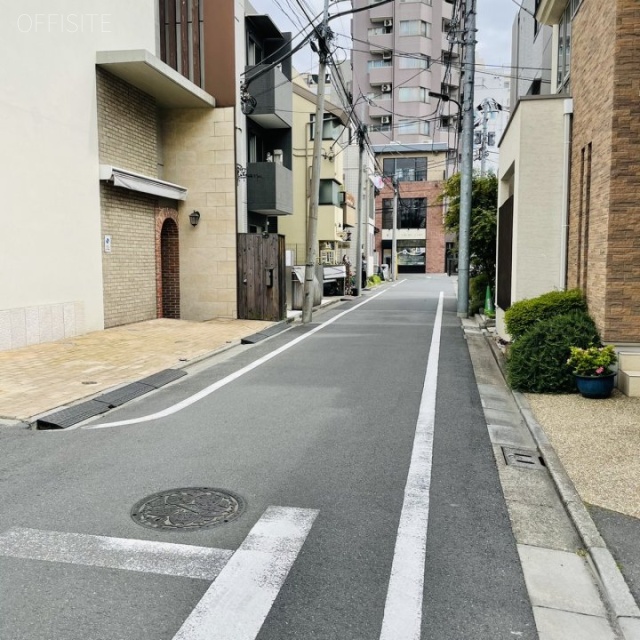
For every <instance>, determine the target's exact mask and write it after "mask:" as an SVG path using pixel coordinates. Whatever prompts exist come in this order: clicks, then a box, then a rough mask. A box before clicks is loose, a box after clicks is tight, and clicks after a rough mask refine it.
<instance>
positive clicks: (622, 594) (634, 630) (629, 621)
mask: <svg viewBox="0 0 640 640" xmlns="http://www.w3.org/2000/svg"><path fill="white" fill-rule="evenodd" d="M483 333H484V335H485V340H486V341H487V342H488V346H489V348H490V351H491V353H492V355H493V357H494V358H495V360H496V362H497V364H498V367H499V368H500V371H501V372H502V375H503V378H504V379H505V385H506V387H507V389H508V390H509V392H510V393H511V395H512V396H513V399H514V400H515V402H516V405H517V406H518V410H519V411H520V415H521V416H522V418H523V420H524V422H525V424H526V425H527V428H528V429H529V432H530V433H531V436H532V437H533V439H534V442H535V443H536V446H537V447H538V449H539V451H540V453H541V454H542V456H543V458H544V461H545V463H546V465H547V469H548V470H549V474H550V475H551V478H552V480H553V483H554V485H555V487H556V491H557V492H558V495H559V496H560V500H561V501H562V504H563V505H564V507H565V509H566V511H567V513H568V515H569V518H570V519H571V522H572V523H573V526H574V527H575V529H576V531H577V532H578V536H579V537H580V540H581V541H582V544H583V545H584V548H585V550H586V552H587V560H588V562H589V565H590V567H591V569H592V571H593V574H594V575H595V577H596V579H597V580H598V583H599V585H600V589H601V591H602V593H603V595H604V598H605V600H606V602H607V605H608V606H609V609H610V611H611V614H612V616H613V617H614V619H615V622H616V623H617V626H618V629H619V630H620V633H621V634H622V637H623V638H624V640H640V608H639V607H638V605H637V604H636V602H635V600H634V598H633V596H632V595H631V591H630V590H629V587H628V585H627V583H626V581H625V579H624V576H623V575H622V572H621V571H620V569H619V568H618V565H617V564H616V561H615V559H614V557H613V555H612V554H611V552H610V551H609V549H608V548H607V545H606V543H605V541H604V539H603V538H602V536H601V535H600V532H599V531H598V528H597V527H596V525H595V523H594V521H593V519H592V518H591V516H590V515H589V512H588V511H587V508H586V507H585V506H584V502H583V501H582V498H580V495H579V494H578V492H577V490H576V488H575V486H574V484H573V481H572V480H571V478H570V477H569V474H568V473H567V471H566V469H565V468H564V465H563V464H562V461H561V460H560V458H559V456H558V454H557V453H556V451H555V449H554V448H553V446H552V445H551V443H550V442H549V439H548V438H547V435H546V433H545V432H544V429H543V428H542V426H541V425H540V423H539V422H538V421H537V420H536V419H535V417H534V415H533V411H532V410H531V407H530V406H529V403H528V402H527V399H526V398H525V397H524V395H523V394H522V393H520V392H518V391H512V390H511V389H510V387H509V386H508V385H507V384H506V376H505V369H504V355H503V354H502V352H501V351H500V350H499V349H498V347H497V346H496V345H495V343H494V342H493V341H492V340H491V338H490V337H489V336H488V335H487V334H486V332H483Z"/></svg>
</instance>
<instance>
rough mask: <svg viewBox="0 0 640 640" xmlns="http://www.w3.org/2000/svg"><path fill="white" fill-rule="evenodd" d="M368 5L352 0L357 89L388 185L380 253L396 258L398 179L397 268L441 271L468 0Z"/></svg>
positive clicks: (379, 222) (379, 220)
mask: <svg viewBox="0 0 640 640" xmlns="http://www.w3.org/2000/svg"><path fill="white" fill-rule="evenodd" d="M369 4H370V1H369V0H354V1H353V8H354V13H353V26H352V35H353V49H352V63H353V85H352V86H353V91H352V92H353V104H354V113H355V114H356V115H357V116H358V117H359V118H360V119H361V120H362V121H363V122H364V123H365V124H366V125H367V126H368V135H369V139H370V141H371V144H372V146H373V150H374V152H375V154H376V158H377V164H378V166H379V168H381V169H382V173H383V174H384V177H385V181H386V184H385V187H384V188H383V189H382V191H381V193H380V195H379V196H378V198H377V199H376V227H378V228H379V229H380V231H381V233H378V234H376V253H377V254H378V259H379V261H380V262H381V263H387V264H391V262H392V256H391V252H392V246H393V229H392V227H393V212H392V202H393V190H394V188H393V186H392V182H395V184H396V188H397V190H398V193H399V203H398V214H397V218H396V225H395V226H396V232H395V235H396V247H397V251H396V264H397V266H398V272H420V273H425V272H431V273H433V272H443V271H445V269H446V249H447V248H448V247H447V240H453V238H446V237H445V234H444V229H443V226H442V206H443V205H442V203H439V202H438V196H439V194H440V193H441V190H442V184H441V183H442V180H444V179H446V178H447V177H449V176H450V175H451V174H452V173H453V171H454V169H455V162H456V159H457V151H456V149H457V146H458V133H459V115H458V111H459V103H460V89H459V87H460V74H461V52H460V44H459V42H460V39H461V33H460V25H459V20H460V17H459V10H460V9H459V8H460V6H461V3H459V2H458V3H456V2H453V0H451V2H450V1H448V0H413V1H410V0H393V2H386V3H383V2H381V1H380V2H377V3H376V2H374V3H373V4H374V6H372V8H370V9H367V10H363V11H359V9H363V8H364V7H366V6H368V5H369ZM456 6H457V7H458V9H456ZM430 94H431V95H430ZM434 94H435V95H434Z"/></svg>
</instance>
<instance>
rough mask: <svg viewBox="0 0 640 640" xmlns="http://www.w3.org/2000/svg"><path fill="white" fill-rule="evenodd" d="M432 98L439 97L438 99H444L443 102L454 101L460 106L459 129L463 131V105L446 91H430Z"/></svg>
mask: <svg viewBox="0 0 640 640" xmlns="http://www.w3.org/2000/svg"><path fill="white" fill-rule="evenodd" d="M429 97H430V98H438V100H442V102H453V103H454V104H455V105H457V107H458V131H462V118H461V116H462V105H461V104H460V103H459V102H458V101H457V100H456V99H455V98H452V97H451V96H448V95H446V94H445V93H438V92H437V91H429Z"/></svg>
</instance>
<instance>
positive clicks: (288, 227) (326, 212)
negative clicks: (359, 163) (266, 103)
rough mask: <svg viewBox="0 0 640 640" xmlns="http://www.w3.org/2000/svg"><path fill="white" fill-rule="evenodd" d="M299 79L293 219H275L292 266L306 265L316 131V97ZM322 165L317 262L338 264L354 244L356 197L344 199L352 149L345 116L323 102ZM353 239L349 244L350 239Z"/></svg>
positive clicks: (295, 94) (295, 86) (295, 103)
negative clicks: (348, 155)
mask: <svg viewBox="0 0 640 640" xmlns="http://www.w3.org/2000/svg"><path fill="white" fill-rule="evenodd" d="M307 86H308V85H307V83H306V82H305V81H304V79H303V78H301V77H300V76H298V77H295V78H294V80H293V115H294V119H293V127H292V130H293V172H294V176H295V180H294V185H293V208H294V215H292V216H286V217H285V216H283V217H280V218H278V219H277V223H278V233H280V234H283V235H284V236H285V246H286V249H287V251H288V252H289V261H290V263H291V264H293V265H304V264H305V261H306V251H307V249H306V246H307V244H306V243H307V240H306V238H307V222H308V216H309V204H310V189H311V167H312V163H313V144H314V139H313V135H314V131H315V122H314V121H315V113H316V95H315V93H313V92H312V91H310V90H309V89H308V88H307ZM322 140H323V141H322V164H321V170H320V193H319V203H320V204H319V209H318V227H317V228H318V247H317V248H316V251H317V254H316V255H317V256H318V260H319V262H320V263H321V264H336V263H339V262H341V261H342V257H343V255H345V254H349V252H350V250H351V247H352V243H353V245H355V240H356V230H355V224H356V208H355V200H354V199H353V197H351V198H346V197H345V187H344V174H345V166H344V162H345V157H346V154H345V153H344V149H345V147H346V146H347V145H348V144H349V126H348V118H347V115H346V113H345V112H344V111H343V110H342V109H341V108H339V107H337V106H335V105H334V104H332V103H331V102H329V101H328V100H325V119H324V124H323V129H322ZM349 238H351V240H349Z"/></svg>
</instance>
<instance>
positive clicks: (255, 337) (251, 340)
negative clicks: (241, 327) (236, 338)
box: [240, 322, 289, 344]
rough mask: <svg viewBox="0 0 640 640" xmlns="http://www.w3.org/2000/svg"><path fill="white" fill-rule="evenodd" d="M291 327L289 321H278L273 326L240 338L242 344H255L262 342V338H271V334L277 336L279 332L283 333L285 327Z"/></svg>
mask: <svg viewBox="0 0 640 640" xmlns="http://www.w3.org/2000/svg"><path fill="white" fill-rule="evenodd" d="M288 328H289V324H288V323H287V322H278V323H277V324H274V325H273V326H271V327H267V328H266V329H263V330H262V331H260V332H259V333H254V334H252V335H250V336H247V337H246V338H242V339H241V340H240V343H241V344H255V343H256V342H260V341H261V340H265V339H266V338H270V337H271V336H275V335H276V334H278V333H281V332H282V331H284V330H285V329H288Z"/></svg>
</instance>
